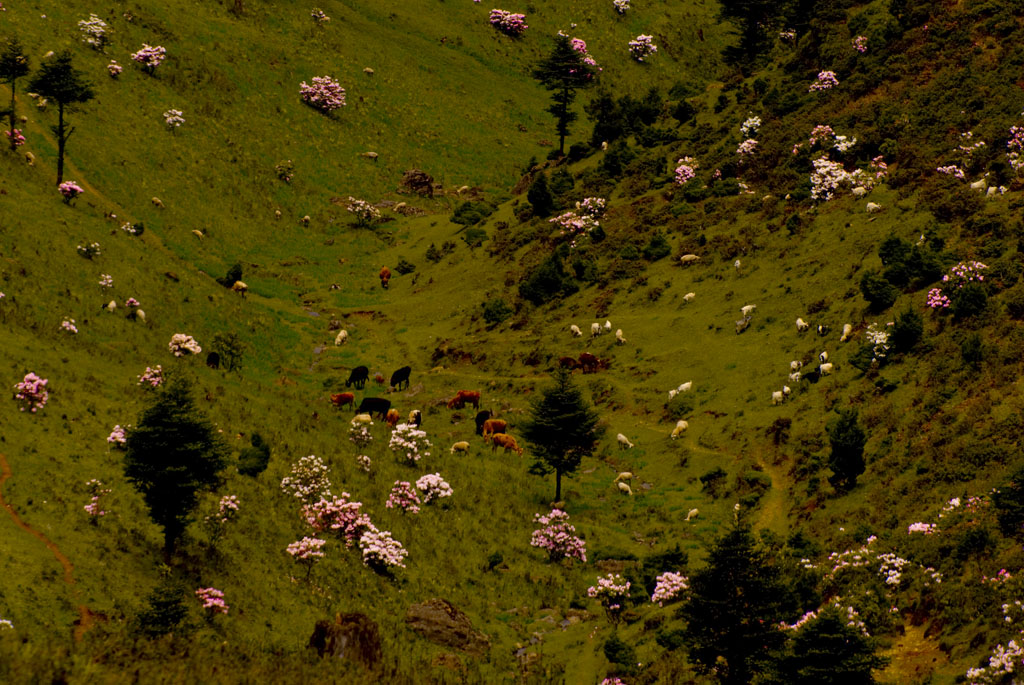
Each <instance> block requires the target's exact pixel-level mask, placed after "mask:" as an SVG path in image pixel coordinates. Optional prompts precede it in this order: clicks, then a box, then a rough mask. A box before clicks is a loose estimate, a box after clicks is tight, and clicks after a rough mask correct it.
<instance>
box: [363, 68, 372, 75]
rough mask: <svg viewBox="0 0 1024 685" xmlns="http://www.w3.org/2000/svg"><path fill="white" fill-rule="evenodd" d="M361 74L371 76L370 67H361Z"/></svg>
mask: <svg viewBox="0 0 1024 685" xmlns="http://www.w3.org/2000/svg"><path fill="white" fill-rule="evenodd" d="M363 73H364V74H366V75H367V76H373V69H371V68H370V67H363Z"/></svg>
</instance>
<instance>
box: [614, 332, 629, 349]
mask: <svg viewBox="0 0 1024 685" xmlns="http://www.w3.org/2000/svg"><path fill="white" fill-rule="evenodd" d="M615 342H616V343H618V344H619V345H625V344H626V343H627V342H629V341H628V340H626V339H625V338H623V337H622V329H621V328H619V329H617V330H616V331H615Z"/></svg>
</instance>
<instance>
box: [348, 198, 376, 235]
mask: <svg viewBox="0 0 1024 685" xmlns="http://www.w3.org/2000/svg"><path fill="white" fill-rule="evenodd" d="M347 209H348V211H350V212H351V213H352V214H353V215H354V216H355V218H356V225H357V226H360V227H363V228H365V227H367V226H370V225H371V224H373V223H374V222H375V221H380V210H379V209H377V208H376V207H374V206H373V205H371V204H370V203H369V202H367V201H366V200H357V199H355V198H354V197H349V198H348V207H347Z"/></svg>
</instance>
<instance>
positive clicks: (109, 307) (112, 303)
mask: <svg viewBox="0 0 1024 685" xmlns="http://www.w3.org/2000/svg"><path fill="white" fill-rule="evenodd" d="M103 308H104V309H106V310H107V311H108V312H113V311H117V302H115V301H114V300H111V301H110V302H108V303H107V304H105V305H104V306H103Z"/></svg>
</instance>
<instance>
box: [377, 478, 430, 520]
mask: <svg viewBox="0 0 1024 685" xmlns="http://www.w3.org/2000/svg"><path fill="white" fill-rule="evenodd" d="M420 504H422V502H420V496H419V495H418V494H417V493H416V490H415V489H413V487H412V484H411V483H409V481H406V480H396V481H395V484H394V486H393V487H392V488H391V493H390V494H389V495H388V501H387V502H386V503H385V504H384V506H385V507H387V508H388V509H400V510H402V511H404V512H407V513H409V514H418V513H420Z"/></svg>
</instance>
